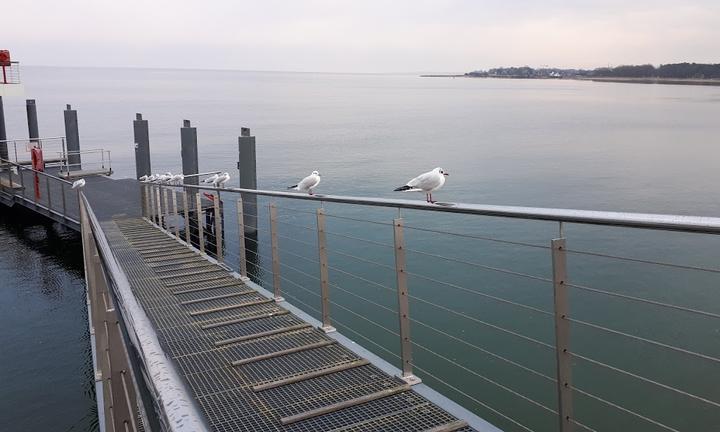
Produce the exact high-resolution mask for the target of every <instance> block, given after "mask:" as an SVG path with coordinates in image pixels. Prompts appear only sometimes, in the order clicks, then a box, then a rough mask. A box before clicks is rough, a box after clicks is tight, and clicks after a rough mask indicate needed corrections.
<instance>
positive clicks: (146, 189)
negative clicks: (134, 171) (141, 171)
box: [143, 184, 152, 219]
mask: <svg viewBox="0 0 720 432" xmlns="http://www.w3.org/2000/svg"><path fill="white" fill-rule="evenodd" d="M149 191H150V185H148V184H144V185H143V198H145V217H146V218H148V219H150V218H151V217H152V208H151V207H150V192H149Z"/></svg>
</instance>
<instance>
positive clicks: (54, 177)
mask: <svg viewBox="0 0 720 432" xmlns="http://www.w3.org/2000/svg"><path fill="white" fill-rule="evenodd" d="M0 164H9V165H13V166H16V167H18V174H19V172H20V170H25V171H31V172H34V173H35V174H40V175H41V176H44V177H50V178H51V179H53V180H57V181H59V182H62V183H65V184H69V185H71V186H72V182H69V181H67V180H64V179H61V178H60V177H56V176H54V175H52V174H48V173H45V172H43V171H38V170H36V169H33V168H28V167H26V166H25V165H21V164H18V163H15V162H12V161H9V160H7V159H0Z"/></svg>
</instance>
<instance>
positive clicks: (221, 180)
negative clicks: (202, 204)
mask: <svg viewBox="0 0 720 432" xmlns="http://www.w3.org/2000/svg"><path fill="white" fill-rule="evenodd" d="M216 177H217V178H216V179H215V180H214V181H213V182H212V184H213V186H214V187H216V188H224V187H225V183H227V181H228V180H230V174H229V173H226V172H224V173H222V174H220V175H219V176H218V175H216Z"/></svg>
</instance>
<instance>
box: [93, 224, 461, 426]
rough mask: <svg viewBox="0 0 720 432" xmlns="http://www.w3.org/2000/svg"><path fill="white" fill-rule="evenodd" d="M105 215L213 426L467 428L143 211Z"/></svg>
mask: <svg viewBox="0 0 720 432" xmlns="http://www.w3.org/2000/svg"><path fill="white" fill-rule="evenodd" d="M102 225H103V231H104V233H105V235H106V237H107V239H108V242H109V245H110V247H111V248H112V250H113V253H114V255H115V256H116V258H117V260H118V262H119V264H120V266H121V267H122V269H123V270H124V272H125V273H126V274H127V277H128V280H129V282H130V285H131V288H132V290H133V293H134V295H135V296H136V298H137V300H138V301H139V303H140V304H141V305H142V306H143V308H144V310H145V311H146V313H147V315H148V317H149V318H150V320H151V321H152V323H153V324H154V326H155V328H156V331H157V334H158V339H159V340H160V343H161V345H162V346H163V347H164V350H165V351H166V356H167V357H168V358H170V359H171V360H172V362H173V363H174V366H175V367H176V369H177V370H178V372H179V374H180V375H181V376H182V377H183V378H184V380H185V382H186V384H187V386H188V388H189V389H190V393H191V394H192V396H193V398H194V399H195V402H196V403H197V405H198V407H199V408H200V410H201V412H203V413H204V414H205V416H206V417H207V423H208V425H209V427H210V429H212V430H214V431H330V430H332V431H357V430H363V431H369V430H393V431H434V432H442V431H464V432H466V431H472V430H474V429H472V428H471V427H469V426H468V425H467V423H466V422H465V421H463V420H459V419H457V418H455V417H453V416H452V415H450V414H449V413H447V412H446V411H444V410H443V409H442V408H440V407H439V406H437V405H435V404H434V403H432V402H430V401H429V400H427V399H426V398H424V397H423V396H421V395H420V394H418V393H417V392H415V391H413V390H412V389H411V387H410V386H409V385H408V384H406V383H405V382H404V381H402V380H400V379H399V378H397V377H393V376H390V375H388V374H387V373H385V372H384V371H383V370H381V369H380V368H378V367H377V366H375V365H373V364H372V363H370V362H369V361H368V360H366V359H364V358H362V357H360V356H358V355H357V354H355V352H353V351H351V350H350V349H348V348H346V347H345V346H343V345H342V344H341V343H339V342H338V340H337V339H336V338H334V337H332V336H331V335H328V334H325V332H323V331H322V330H320V329H319V328H316V327H314V326H313V325H311V324H310V323H308V322H306V321H304V320H303V319H302V318H300V317H299V316H296V315H295V314H293V313H291V312H290V311H289V310H288V309H286V308H284V307H283V306H282V303H276V302H275V301H274V300H273V299H272V298H268V297H266V296H265V295H264V294H263V293H261V292H259V291H256V290H254V289H252V288H251V287H250V286H249V285H247V284H245V283H243V281H242V280H240V279H238V278H237V277H236V276H235V275H234V274H232V273H230V272H229V271H228V270H227V269H226V268H224V267H222V266H220V265H217V264H214V263H212V262H210V261H208V260H207V259H206V258H204V257H203V256H201V255H200V254H198V253H196V252H195V251H194V250H192V249H190V248H188V247H187V246H184V245H183V244H181V243H179V242H178V241H176V240H175V239H174V238H172V237H170V236H168V235H167V234H165V233H164V232H162V231H160V230H159V229H157V228H156V227H154V226H152V225H151V224H149V223H148V222H147V221H145V220H143V219H141V218H119V219H115V220H111V221H105V222H103V223H102Z"/></svg>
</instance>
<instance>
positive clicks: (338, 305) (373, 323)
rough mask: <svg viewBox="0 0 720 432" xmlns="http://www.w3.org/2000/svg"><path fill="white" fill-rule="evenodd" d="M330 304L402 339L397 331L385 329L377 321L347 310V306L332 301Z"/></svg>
mask: <svg viewBox="0 0 720 432" xmlns="http://www.w3.org/2000/svg"><path fill="white" fill-rule="evenodd" d="M330 304H332V305H335V306H337V307H339V308H341V309H344V310H346V311H348V312H350V313H351V314H353V315H355V316H356V317H358V318H360V319H363V320H365V321H367V322H369V323H370V324H372V325H374V326H376V327H379V328H381V329H383V330H385V331H386V332H388V333H390V334H392V335H394V336H397V337H400V335H399V334H398V333H397V332H396V331H394V330H390V329H389V328H387V327H385V326H384V325H382V324H378V323H376V322H375V321H373V320H371V319H369V318H367V317H365V316H363V315H360V314H359V313H357V312H355V311H353V310H351V309H348V308H346V307H345V306H343V305H341V304H339V303H335V302H334V301H332V300H330Z"/></svg>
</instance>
